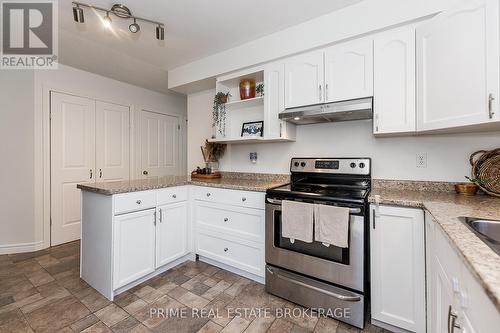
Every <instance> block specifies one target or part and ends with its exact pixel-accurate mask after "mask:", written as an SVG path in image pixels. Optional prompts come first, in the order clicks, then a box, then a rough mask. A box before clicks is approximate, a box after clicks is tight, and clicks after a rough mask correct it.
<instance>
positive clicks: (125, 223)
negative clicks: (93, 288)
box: [113, 209, 156, 290]
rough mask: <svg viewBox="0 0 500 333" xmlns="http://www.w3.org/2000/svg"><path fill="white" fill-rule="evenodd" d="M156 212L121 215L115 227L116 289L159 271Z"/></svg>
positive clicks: (116, 217) (114, 276)
mask: <svg viewBox="0 0 500 333" xmlns="http://www.w3.org/2000/svg"><path fill="white" fill-rule="evenodd" d="M155 218H156V213H155V210H154V209H148V210H145V211H140V212H135V213H130V214H124V215H118V216H115V218H114V226H113V258H114V260H113V265H114V267H113V289H115V290H116V289H117V288H120V287H122V286H124V285H126V284H128V283H130V282H133V281H135V280H137V279H139V278H141V277H143V276H145V275H147V274H149V273H151V272H153V271H154V270H155V224H156V221H155Z"/></svg>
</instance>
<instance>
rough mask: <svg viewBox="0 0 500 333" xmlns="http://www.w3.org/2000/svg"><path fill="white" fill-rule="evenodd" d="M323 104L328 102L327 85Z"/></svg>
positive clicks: (326, 85)
mask: <svg viewBox="0 0 500 333" xmlns="http://www.w3.org/2000/svg"><path fill="white" fill-rule="evenodd" d="M325 102H328V83H327V84H325Z"/></svg>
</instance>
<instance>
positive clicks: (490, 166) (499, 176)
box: [469, 148, 500, 197]
mask: <svg viewBox="0 0 500 333" xmlns="http://www.w3.org/2000/svg"><path fill="white" fill-rule="evenodd" d="M476 157H477V158H476ZM469 161H470V164H471V165H472V177H473V178H477V179H481V180H482V182H483V184H481V185H479V187H480V188H481V189H482V190H483V191H484V192H486V193H488V194H490V195H494V196H497V197H500V148H497V149H493V150H489V151H487V150H479V151H476V152H475V153H473V154H472V155H471V156H470V159H469Z"/></svg>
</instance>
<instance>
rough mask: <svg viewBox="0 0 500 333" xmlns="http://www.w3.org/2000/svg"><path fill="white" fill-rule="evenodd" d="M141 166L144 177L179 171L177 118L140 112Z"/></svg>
mask: <svg viewBox="0 0 500 333" xmlns="http://www.w3.org/2000/svg"><path fill="white" fill-rule="evenodd" d="M141 166H142V175H143V177H146V178H154V177H161V176H165V175H175V174H177V173H178V172H179V169H180V168H179V167H180V158H179V118H178V117H174V116H168V115H165V114H160V113H156V112H149V111H144V110H143V111H142V112H141Z"/></svg>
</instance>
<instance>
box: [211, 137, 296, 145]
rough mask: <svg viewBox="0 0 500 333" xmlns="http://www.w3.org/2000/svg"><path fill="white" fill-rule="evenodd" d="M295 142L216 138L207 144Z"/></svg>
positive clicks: (259, 138)
mask: <svg viewBox="0 0 500 333" xmlns="http://www.w3.org/2000/svg"><path fill="white" fill-rule="evenodd" d="M292 141H295V140H290V139H282V138H264V137H238V138H217V139H208V142H216V143H225V144H250V143H272V142H292Z"/></svg>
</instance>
